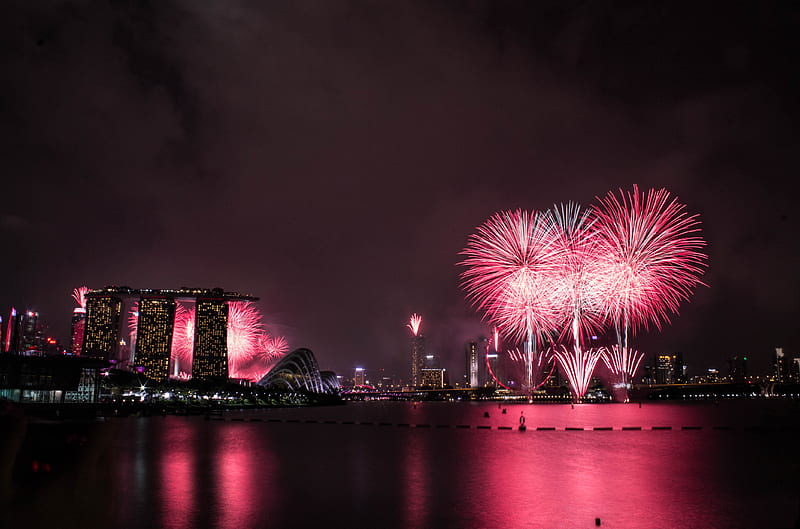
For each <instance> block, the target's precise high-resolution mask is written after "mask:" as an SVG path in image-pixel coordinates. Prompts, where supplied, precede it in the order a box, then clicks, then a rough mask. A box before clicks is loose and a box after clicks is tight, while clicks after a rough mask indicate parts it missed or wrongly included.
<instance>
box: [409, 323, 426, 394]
mask: <svg viewBox="0 0 800 529" xmlns="http://www.w3.org/2000/svg"><path fill="white" fill-rule="evenodd" d="M424 355H425V337H424V336H423V335H421V334H417V335H414V336H412V337H411V387H417V386H419V384H420V382H421V379H420V369H421V368H422V361H423V359H424V358H423V357H424Z"/></svg>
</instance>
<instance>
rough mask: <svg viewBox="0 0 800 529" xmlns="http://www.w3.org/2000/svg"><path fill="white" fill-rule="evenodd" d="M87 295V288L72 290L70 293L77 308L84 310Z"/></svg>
mask: <svg viewBox="0 0 800 529" xmlns="http://www.w3.org/2000/svg"><path fill="white" fill-rule="evenodd" d="M88 293H89V287H87V286H82V287H78V288H76V289H74V290H73V291H72V299H74V300H75V303H77V304H78V307H80V308H82V309H85V308H86V294H88Z"/></svg>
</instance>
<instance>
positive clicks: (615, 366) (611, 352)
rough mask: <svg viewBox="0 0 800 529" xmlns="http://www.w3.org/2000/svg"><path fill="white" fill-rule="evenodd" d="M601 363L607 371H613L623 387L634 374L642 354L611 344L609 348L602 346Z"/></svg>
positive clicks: (627, 384)
mask: <svg viewBox="0 0 800 529" xmlns="http://www.w3.org/2000/svg"><path fill="white" fill-rule="evenodd" d="M602 358H603V363H604V364H605V365H606V367H607V368H608V370H609V371H611V373H613V374H614V375H615V376H616V377H617V378H618V379H619V383H620V384H622V386H623V387H626V388H627V387H628V386H629V385H630V382H631V380H633V378H634V377H635V376H636V370H637V369H639V364H641V362H642V359H643V358H644V354H642V353H640V352H639V351H635V350H633V349H630V348H628V347H623V346H620V345H613V346H611V347H610V348H603V354H602Z"/></svg>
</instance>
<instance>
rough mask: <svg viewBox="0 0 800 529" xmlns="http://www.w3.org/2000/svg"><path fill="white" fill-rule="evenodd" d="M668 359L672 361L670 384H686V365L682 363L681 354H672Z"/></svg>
mask: <svg viewBox="0 0 800 529" xmlns="http://www.w3.org/2000/svg"><path fill="white" fill-rule="evenodd" d="M670 358H671V360H672V383H673V384H686V365H685V364H684V363H683V353H673V354H672V355H670Z"/></svg>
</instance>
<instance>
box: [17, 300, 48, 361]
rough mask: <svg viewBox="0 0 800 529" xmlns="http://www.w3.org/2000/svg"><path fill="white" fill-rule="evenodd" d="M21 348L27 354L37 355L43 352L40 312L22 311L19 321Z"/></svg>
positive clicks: (20, 350) (21, 351)
mask: <svg viewBox="0 0 800 529" xmlns="http://www.w3.org/2000/svg"><path fill="white" fill-rule="evenodd" d="M19 328H20V348H19V351H18V352H20V353H22V354H26V355H36V354H39V353H41V352H42V349H43V347H42V343H41V342H42V340H41V335H40V333H39V313H38V312H36V311H34V310H27V311H25V312H23V313H22V315H21V318H20V323H19Z"/></svg>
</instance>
